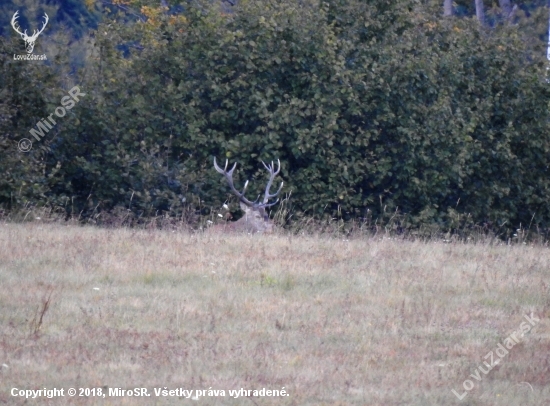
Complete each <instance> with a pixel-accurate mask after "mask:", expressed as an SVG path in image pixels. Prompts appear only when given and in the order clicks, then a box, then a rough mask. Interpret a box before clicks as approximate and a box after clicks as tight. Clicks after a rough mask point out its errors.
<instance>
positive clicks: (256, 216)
mask: <svg viewBox="0 0 550 406" xmlns="http://www.w3.org/2000/svg"><path fill="white" fill-rule="evenodd" d="M262 164H264V167H265V169H267V171H268V172H269V181H268V182H267V186H266V187H265V194H264V198H263V200H262V201H261V202H259V197H258V199H256V200H255V201H254V202H251V201H250V200H248V199H247V198H246V197H244V192H245V191H246V187H247V186H248V181H246V183H245V184H244V188H243V191H242V193H240V192H239V191H238V190H237V189H236V188H235V185H234V184H233V171H234V170H235V168H236V167H237V163H236V162H235V164H234V165H233V168H231V169H230V170H229V171H228V170H227V165H228V161H227V160H226V161H225V167H224V168H223V169H222V168H220V167H219V166H218V164H217V162H216V158H214V168H216V171H218V172H219V173H220V174H222V175H223V176H224V177H225V179H226V180H227V183H228V184H229V187H230V188H231V191H232V192H233V193H234V194H235V195H236V196H237V197H238V198H239V204H240V206H241V209H242V210H243V211H244V216H243V217H242V218H241V219H239V220H238V221H235V222H228V223H226V224H224V225H217V226H214V227H212V228H213V229H215V230H220V231H229V232H247V233H271V232H273V229H274V228H275V225H274V224H273V221H271V220H270V219H269V216H268V214H267V212H266V210H265V209H266V208H267V207H271V206H273V205H275V204H277V203H278V202H279V199H277V200H275V201H274V202H273V203H269V199H273V198H274V197H277V195H278V194H279V193H280V192H281V189H282V188H283V182H281V186H280V187H279V190H277V192H276V193H275V194H270V193H269V190H270V189H271V185H272V184H273V180H274V179H275V176H277V175H278V174H279V172H280V170H281V161H280V160H278V159H277V170H275V165H273V162H271V165H266V164H265V162H263V161H262Z"/></svg>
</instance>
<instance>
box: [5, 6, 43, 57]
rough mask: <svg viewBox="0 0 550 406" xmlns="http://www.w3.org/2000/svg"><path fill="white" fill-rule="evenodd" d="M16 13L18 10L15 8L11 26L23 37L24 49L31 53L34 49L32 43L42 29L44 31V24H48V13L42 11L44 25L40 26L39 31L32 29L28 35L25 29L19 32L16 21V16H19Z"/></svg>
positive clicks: (19, 28)
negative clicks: (31, 32)
mask: <svg viewBox="0 0 550 406" xmlns="http://www.w3.org/2000/svg"><path fill="white" fill-rule="evenodd" d="M18 14H19V10H17V11H16V12H15V14H14V15H13V17H12V19H11V26H12V27H13V29H14V30H15V32H16V33H18V34H19V35H21V38H23V40H24V41H25V49H26V50H27V53H28V54H31V53H32V51H33V50H34V43H35V42H36V39H37V38H38V36H39V35H40V34H41V33H42V31H44V28H46V24H48V21H49V18H48V15H47V14H46V13H44V25H43V26H42V28H41V29H40V31H38V32H37V31H36V30H34V31H33V34H32V35H31V36H30V37H29V36H28V35H27V30H25V31H24V32H21V27H20V26H19V24H18V23H17V18H18V17H19V15H18Z"/></svg>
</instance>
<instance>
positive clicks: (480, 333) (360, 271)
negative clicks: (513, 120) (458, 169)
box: [0, 220, 550, 406]
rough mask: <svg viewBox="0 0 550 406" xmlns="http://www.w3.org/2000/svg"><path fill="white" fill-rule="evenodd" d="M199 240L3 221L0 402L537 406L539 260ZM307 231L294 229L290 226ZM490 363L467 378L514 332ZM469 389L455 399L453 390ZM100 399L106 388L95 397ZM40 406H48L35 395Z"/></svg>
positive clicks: (375, 240) (543, 303) (331, 238)
mask: <svg viewBox="0 0 550 406" xmlns="http://www.w3.org/2000/svg"><path fill="white" fill-rule="evenodd" d="M301 234H302V233H299V232H297V233H281V234H277V235H273V236H251V235H228V236H223V235H213V234H209V233H201V232H197V233H191V232H184V231H178V230H175V229H173V230H170V229H165V230H157V229H128V228H98V227H92V226H84V227H82V226H75V225H67V226H65V225H61V224H59V223H51V224H45V223H42V222H41V221H36V220H35V221H34V222H29V223H22V224H14V223H8V222H4V223H1V224H0V281H1V288H2V289H1V290H0V309H1V311H0V326H1V327H0V328H1V329H2V335H1V337H0V403H4V404H23V399H21V398H13V397H11V396H10V390H11V388H21V389H40V388H43V387H46V388H53V387H57V388H69V387H76V388H78V387H82V388H86V387H87V388H94V387H95V388H102V389H103V390H104V391H108V389H109V388H115V387H119V388H125V389H128V388H134V387H144V388H148V390H149V393H151V394H152V396H151V397H149V398H147V399H137V398H129V397H121V398H109V397H107V398H105V399H99V398H96V397H84V398H80V397H75V398H69V397H64V398H59V399H54V400H48V399H44V398H43V399H39V400H35V401H34V403H32V404H55V405H65V404H79V405H81V404H89V405H96V404H98V405H104V404H111V405H119V404H147V405H165V404H166V405H168V404H170V405H171V404H187V403H192V402H193V401H192V400H191V399H178V398H170V397H155V396H154V392H153V388H164V387H167V388H168V389H175V388H185V389H194V390H196V389H208V388H209V387H211V388H212V389H218V390H221V389H223V390H226V391H228V390H229V389H240V388H244V389H261V388H264V387H265V388H267V389H281V388H282V387H284V388H285V390H286V391H288V393H289V394H290V396H288V397H277V398H271V397H250V398H246V399H243V398H239V399H234V398H230V397H229V396H226V397H217V398H216V397H203V398H202V399H199V401H198V402H200V403H204V404H209V405H218V404H219V405H233V404H234V405H246V404H251V405H254V404H256V405H271V404H272V405H453V404H463V405H464V404H467V405H506V406H510V405H543V404H545V403H544V402H547V401H548V399H550V351H549V349H550V334H549V333H550V328H549V323H548V316H549V315H550V287H549V285H550V252H549V250H548V248H547V247H546V246H544V245H537V244H506V243H505V242H500V241H498V240H483V239H479V240H477V241H474V242H471V243H464V242H463V241H453V240H448V241H444V240H443V239H432V240H426V239H421V238H412V236H409V237H406V238H405V237H403V238H394V237H388V236H387V235H386V234H384V233H383V232H379V233H378V234H375V235H370V236H369V235H362V234H360V233H359V234H349V235H348V236H347V237H345V238H343V237H342V236H341V235H340V234H338V233H329V234H322V233H316V234H310V235H301ZM304 234H305V233H304ZM525 315H533V316H534V317H537V318H538V319H540V322H539V323H538V324H537V325H536V326H534V327H533V328H532V330H531V331H530V332H529V333H527V334H525V335H524V336H523V337H521V340H520V343H519V344H517V345H515V346H514V347H513V348H512V349H511V350H510V351H509V354H508V355H506V357H504V358H503V359H502V360H501V361H500V363H499V365H498V366H496V367H495V368H493V369H492V370H491V371H490V372H489V373H488V374H487V375H483V374H482V375H481V377H482V378H481V380H480V381H477V380H474V379H473V378H471V377H470V375H471V374H472V373H473V372H474V371H475V370H476V367H478V365H483V361H487V360H486V359H484V356H485V355H486V354H487V353H488V352H489V351H491V350H493V349H494V348H495V347H496V346H497V344H498V343H501V342H502V341H503V340H504V339H505V338H506V337H508V336H509V334H510V333H511V332H513V331H515V330H517V329H518V326H519V325H520V324H521V322H522V321H525V319H524V316H525ZM466 379H470V380H473V381H474V383H475V387H474V388H473V389H472V390H471V391H469V392H467V395H466V397H465V398H464V400H462V402H460V401H459V400H458V399H457V398H456V396H455V395H454V394H453V393H452V392H451V390H452V389H455V390H456V391H457V392H458V393H462V392H464V389H463V382H464V380H466ZM107 393H108V392H107ZM48 402H49V403H48Z"/></svg>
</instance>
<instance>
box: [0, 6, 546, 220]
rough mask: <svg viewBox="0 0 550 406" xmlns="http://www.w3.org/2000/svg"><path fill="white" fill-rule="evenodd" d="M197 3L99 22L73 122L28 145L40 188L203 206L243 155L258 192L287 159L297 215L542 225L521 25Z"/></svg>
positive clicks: (542, 122) (89, 206)
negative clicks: (221, 167)
mask: <svg viewBox="0 0 550 406" xmlns="http://www.w3.org/2000/svg"><path fill="white" fill-rule="evenodd" d="M197 4H198V5H196V6H195V7H192V6H189V7H187V9H186V13H185V17H183V16H174V15H165V14H163V13H158V14H155V15H154V16H152V17H151V18H150V19H149V20H148V22H147V23H145V24H141V23H136V24H122V25H117V24H109V25H102V26H100V28H99V29H98V31H97V33H96V35H95V40H94V41H95V43H94V50H93V52H91V54H92V55H94V57H93V58H89V61H88V64H87V66H86V68H85V69H84V70H83V71H82V73H81V81H80V86H81V89H82V91H84V92H85V93H86V94H87V96H86V98H85V99H84V100H83V101H82V103H79V105H78V108H77V109H75V114H76V115H77V119H76V120H72V119H71V120H64V121H63V123H62V124H61V125H60V127H59V134H58V135H57V137H56V138H55V140H47V142H45V143H44V149H43V151H41V153H42V154H43V155H41V158H40V159H38V158H33V156H32V155H31V156H29V155H26V156H25V157H26V158H25V159H27V161H25V162H30V161H28V160H30V159H31V160H32V159H35V160H34V161H32V162H33V165H32V170H31V169H30V168H29V170H28V172H25V171H24V173H25V174H26V175H25V176H28V179H27V180H25V181H26V182H27V184H29V185H30V184H32V185H39V186H35V189H36V191H37V193H36V194H34V195H33V194H32V193H31V194H30V195H28V198H31V197H32V198H34V199H35V200H37V201H38V200H41V199H42V200H44V199H49V201H55V202H57V203H56V204H61V202H62V201H64V200H65V201H68V200H70V201H71V209H70V210H72V211H73V212H75V211H77V212H78V213H82V216H84V217H86V216H89V215H91V214H92V213H95V212H97V211H100V210H112V209H114V208H116V207H124V208H125V209H129V210H131V211H134V212H135V213H136V214H138V215H146V216H150V215H155V214H158V213H164V212H170V213H172V214H174V215H179V214H181V213H182V211H183V210H184V209H185V208H186V207H192V208H193V209H196V210H202V212H203V213H206V212H207V211H208V208H209V207H211V206H214V205H219V204H220V203H221V202H222V201H223V200H224V199H225V198H226V196H227V188H226V186H225V184H224V183H223V181H222V180H221V179H219V175H217V174H216V172H215V171H214V170H213V169H212V159H213V157H214V156H216V157H218V159H219V160H221V159H223V158H227V159H229V160H230V161H238V162H239V168H240V172H239V177H240V179H239V180H240V181H241V183H240V184H242V181H244V180H245V178H247V177H250V178H251V179H254V182H252V183H251V186H250V187H251V190H250V193H251V196H253V195H254V194H255V193H260V191H261V188H262V186H263V179H264V174H263V173H262V171H261V169H260V168H261V165H258V164H259V161H260V160H262V159H263V160H272V159H276V158H280V159H281V161H282V164H283V170H282V177H283V178H284V180H285V189H284V191H286V192H288V191H290V190H292V192H293V194H292V196H293V197H292V208H293V212H294V216H295V217H297V218H299V217H300V216H302V215H306V216H314V217H317V218H321V217H323V216H327V217H332V216H334V215H336V214H340V215H342V216H343V217H344V219H352V218H357V217H366V216H367V213H368V216H369V217H371V216H372V217H374V218H377V217H381V216H382V215H383V214H384V213H387V212H394V211H396V210H399V211H400V212H401V213H405V214H406V216H404V217H402V223H401V226H402V227H405V228H417V227H420V226H423V225H432V224H435V225H439V226H440V227H442V228H444V229H452V228H454V227H458V226H463V225H464V224H465V223H464V222H469V223H477V224H484V225H486V226H487V227H489V228H497V227H500V226H502V225H503V224H504V225H505V227H509V228H514V227H518V226H519V225H520V224H523V225H528V224H531V225H532V226H537V227H542V228H548V226H549V223H550V212H549V210H548V205H547V203H546V202H547V201H548V198H549V195H550V189H549V188H550V184H549V181H548V176H547V175H548V164H547V157H548V152H549V147H550V146H549V142H548V134H549V131H548V130H549V128H548V127H549V121H548V108H549V106H548V96H549V92H548V90H549V89H548V83H547V82H546V80H545V76H544V75H545V64H544V59H543V56H544V53H543V50H542V49H540V48H537V47H533V43H534V40H533V37H532V36H529V37H527V38H526V36H525V32H526V30H524V25H522V24H524V23H522V22H521V21H520V23H518V24H516V25H505V24H502V25H498V26H495V27H492V28H480V27H479V25H478V24H477V22H476V21H475V20H472V19H469V18H463V19H456V18H453V19H442V18H441V17H440V16H438V15H435V14H434V13H433V11H431V10H425V9H423V8H422V7H421V6H419V5H418V4H416V3H414V2H407V1H397V2H386V1H370V2H368V4H367V2H362V1H346V2H343V1H329V2H327V3H322V4H321V6H317V5H315V4H313V3H312V4H309V3H304V4H302V6H301V7H297V6H295V2H290V1H278V2H271V1H267V2H252V1H248V2H246V1H241V2H240V5H239V7H238V8H237V9H236V11H235V12H234V13H229V14H228V13H226V12H224V11H223V10H222V9H220V8H217V7H215V6H209V5H208V4H207V3H197ZM541 15H542V14H541ZM539 18H540V16H538V15H536V14H533V16H531V20H530V24H531V25H533V23H534V22H537V23H538V21H539V20H538V19H539ZM522 21H523V20H522ZM539 55H540V56H539ZM6 64H7V65H6ZM4 66H9V63H7V62H5V63H4ZM13 74H15V73H13ZM16 74H17V75H22V73H20V72H19V73H16ZM42 74H44V73H42ZM29 75H30V76H33V75H34V73H30V74H29ZM23 80H24V78H22V77H21V78H19V77H16V78H15V79H13V81H12V82H13V83H15V82H17V83H19V84H18V85H15V84H13V86H14V87H13V88H14V89H15V88H16V86H20V83H21V81H23ZM32 80H37V79H36V76H33V79H32ZM39 90H40V88H39V87H37V88H36V89H35V93H32V94H34V95H35V96H33V97H35V99H33V100H32V101H29V103H30V105H32V106H30V107H29V108H28V109H27V110H23V109H17V114H19V115H25V117H27V118H26V119H27V121H28V117H33V119H34V117H36V116H37V115H38V116H40V114H45V113H43V112H42V110H43V109H44V108H42V110H41V107H40V106H41V105H42V104H43V103H44V102H43V101H41V100H42V99H43V98H45V97H46V96H45V94H44V93H42V92H40V91H39ZM29 97H31V96H29ZM41 103H42V104H41ZM14 105H15V104H12V106H14ZM2 106H4V107H3V110H2V117H8V116H9V117H12V116H13V114H15V113H14V111H15V110H13V107H12V109H11V110H10V109H9V107H6V106H7V105H6V104H4V105H2ZM33 109H34V110H36V109H38V110H39V111H38V112H35V113H33V115H30V116H28V115H27V114H28V113H27V111H29V112H30V111H32V110H33ZM47 110H48V109H47V108H46V111H47ZM10 112H11V113H10ZM10 114H11V116H10ZM6 122H7V121H6V120H5V119H3V121H2V123H6ZM11 123H14V125H15V127H10V126H11V125H12V124H11ZM20 123H23V121H17V122H15V121H13V118H12V121H10V122H9V125H8V129H7V130H6V132H10V131H12V128H18V126H20V125H22V124H20ZM31 123H32V119H31V120H30V122H29V123H26V122H25V124H24V125H23V127H24V128H25V129H27V128H28V126H29V125H31V126H32V125H34V124H31ZM2 125H6V124H2ZM5 139H6V138H5V137H4V138H3V140H4V141H3V144H0V145H6V146H7V145H8V144H6V141H5ZM6 148H7V147H6ZM10 148H12V149H13V146H11V147H10ZM15 151H16V150H14V153H16V152H15ZM5 153H6V152H5V150H3V151H2V154H3V155H4V154H5ZM8 155H9V154H8ZM17 162H19V161H17V160H13V159H12V161H10V160H7V161H3V162H2V165H4V166H6V165H7V167H9V168H11V167H14V168H15V167H16V166H17V165H19V164H18V163H17ZM21 173H23V172H21ZM40 174H41V176H39V175H40ZM10 185H11V186H9V187H10V189H9V190H10V191H9V192H8V189H5V190H0V197H1V198H2V199H3V200H2V201H1V204H2V205H3V206H4V207H8V208H10V207H13V198H12V197H9V198H8V196H12V195H13V191H14V190H15V189H17V185H16V183H13V181H12V182H11V184H10ZM3 187H4V186H3V185H2V188H3ZM27 190H28V191H30V190H33V189H29V188H28V189H27ZM8 201H9V202H10V203H9V204H8ZM21 203H22V201H18V203H17V204H21ZM205 208H206V210H205Z"/></svg>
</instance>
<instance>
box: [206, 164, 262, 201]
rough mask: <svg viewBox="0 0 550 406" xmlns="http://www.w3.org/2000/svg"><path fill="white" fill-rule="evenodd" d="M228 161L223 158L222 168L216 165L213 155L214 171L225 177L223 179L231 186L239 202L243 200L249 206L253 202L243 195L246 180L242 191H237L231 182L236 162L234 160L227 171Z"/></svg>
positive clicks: (246, 183) (246, 185)
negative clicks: (223, 165)
mask: <svg viewBox="0 0 550 406" xmlns="http://www.w3.org/2000/svg"><path fill="white" fill-rule="evenodd" d="M228 163H229V161H228V160H227V159H226V160H225V167H224V169H222V168H220V167H219V166H218V163H217V162H216V157H214V168H215V169H216V171H217V172H218V173H220V174H222V175H223V176H224V177H225V180H227V183H228V184H229V187H230V188H231V191H232V192H233V193H234V194H235V195H237V196H238V198H239V200H240V201H241V202H243V203H244V204H246V205H247V206H250V207H252V206H254V203H252V202H251V201H250V200H248V199H247V198H246V197H244V192H246V188H247V187H248V181H246V182H245V184H244V188H243V191H242V193H241V192H239V191H238V190H237V189H236V188H235V185H234V184H233V171H234V170H235V168H236V167H237V162H235V164H234V165H233V168H231V170H229V172H228V171H227V165H228Z"/></svg>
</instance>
